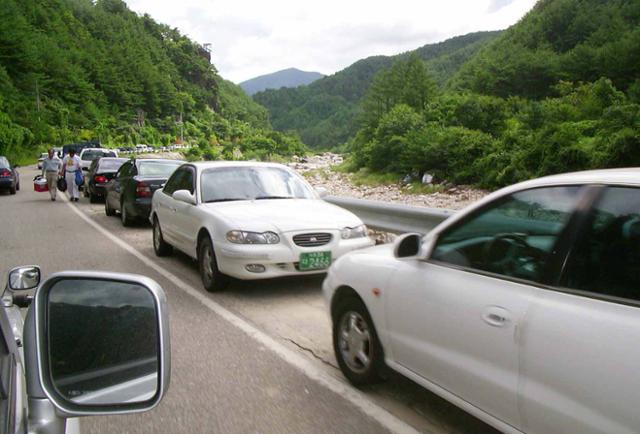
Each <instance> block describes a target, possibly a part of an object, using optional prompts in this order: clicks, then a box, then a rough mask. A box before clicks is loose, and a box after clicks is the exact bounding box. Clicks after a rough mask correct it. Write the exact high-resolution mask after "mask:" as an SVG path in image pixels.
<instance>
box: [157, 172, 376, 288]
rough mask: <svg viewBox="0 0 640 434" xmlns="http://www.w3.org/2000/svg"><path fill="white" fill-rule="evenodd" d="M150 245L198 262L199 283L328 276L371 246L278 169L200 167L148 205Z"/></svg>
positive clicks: (346, 217)
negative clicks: (340, 261) (345, 258)
mask: <svg viewBox="0 0 640 434" xmlns="http://www.w3.org/2000/svg"><path fill="white" fill-rule="evenodd" d="M149 219H150V221H151V223H152V224H153V246H154V250H155V252H156V254H157V255H158V256H164V255H167V254H169V253H171V250H172V247H176V248H177V249H179V250H181V251H183V252H184V253H186V254H187V255H189V256H191V257H193V258H195V259H197V260H198V263H199V265H200V274H201V276H202V283H203V284H204V287H205V288H206V289H207V290H209V291H216V290H220V289H223V288H224V286H225V285H226V283H227V281H228V279H227V277H228V276H231V277H235V278H238V279H265V278H272V277H281V276H296V275H305V274H314V273H323V272H326V269H327V268H328V267H329V265H331V263H332V261H333V260H335V259H336V258H338V257H340V256H342V255H343V254H345V253H347V252H350V251H352V250H355V249H360V248H362V247H369V246H371V245H373V244H374V242H373V241H372V240H371V239H370V238H369V237H368V235H367V228H366V227H365V225H364V224H363V223H362V221H361V220H360V219H359V218H358V217H356V216H355V215H354V214H352V213H351V212H349V211H347V210H344V209H342V208H340V207H337V206H335V205H331V204H329V203H326V202H325V201H323V200H321V199H320V197H319V196H318V194H317V193H316V192H315V191H314V190H313V188H311V186H310V185H309V184H307V182H306V181H305V180H304V179H303V178H302V177H301V176H299V175H298V174H297V173H295V172H294V171H293V170H291V169H289V168H288V167H286V166H283V165H281V164H271V163H254V162H201V163H189V164H184V165H182V166H181V167H179V168H178V169H177V170H176V171H175V172H174V173H173V175H172V176H171V177H170V178H169V180H168V181H167V183H166V185H165V186H164V188H163V189H162V190H157V191H156V192H155V193H154V195H153V199H152V204H151V214H150V217H149Z"/></svg>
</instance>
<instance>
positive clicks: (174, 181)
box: [162, 168, 186, 196]
mask: <svg viewBox="0 0 640 434" xmlns="http://www.w3.org/2000/svg"><path fill="white" fill-rule="evenodd" d="M185 170H186V168H182V169H178V170H176V171H175V172H173V175H171V177H170V178H169V180H168V181H167V184H166V185H165V186H164V188H163V189H162V191H163V192H165V193H166V194H168V195H169V196H171V195H172V194H173V193H174V192H175V191H176V190H180V185H181V183H182V178H183V177H184V175H185Z"/></svg>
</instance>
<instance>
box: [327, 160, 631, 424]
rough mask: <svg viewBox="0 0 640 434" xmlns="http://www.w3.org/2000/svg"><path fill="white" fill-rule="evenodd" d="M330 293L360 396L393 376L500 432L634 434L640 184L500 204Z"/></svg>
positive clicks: (549, 185)
mask: <svg viewBox="0 0 640 434" xmlns="http://www.w3.org/2000/svg"><path fill="white" fill-rule="evenodd" d="M323 291H324V294H325V298H326V301H327V304H328V307H329V310H330V313H331V318H332V321H333V339H334V350H335V353H336V358H337V360H338V363H339V365H340V368H341V370H342V371H343V373H344V374H345V376H346V377H347V378H348V379H349V380H350V381H351V382H352V383H355V384H362V383H368V382H372V381H375V380H377V379H379V378H380V377H379V375H380V372H381V370H383V368H384V367H385V365H386V366H387V367H390V368H392V369H393V370H395V371H397V372H399V373H401V374H404V375H405V376H407V377H409V378H411V379H412V380H414V381H416V382H417V383H419V384H421V385H423V386H424V387H426V388H428V389H430V390H432V391H433V392H435V393H437V394H438V395H441V396H442V397H444V398H445V399H447V400H449V401H451V402H452V403H454V404H456V405H458V406H460V407H461V408H463V409H465V410H466V411H468V412H469V413H471V414H473V415H475V416H477V417H479V418H480V419H482V420H484V421H486V422H487V423H489V424H490V425H492V426H494V427H495V428H497V429H499V430H500V431H503V432H510V433H516V432H530V433H580V434H586V433H618V434H621V433H632V432H638V430H639V429H640V412H638V409H637V404H638V402H639V401H640V373H639V371H638V366H639V365H640V346H638V336H640V169H618V170H604V171H591V172H580V173H573V174H565V175H558V176H552V177H547V178H542V179H538V180H533V181H528V182H525V183H521V184H518V185H515V186H511V187H508V188H506V189H503V190H500V191H498V192H496V193H493V194H491V195H489V196H488V197H486V198H485V199H483V200H482V201H480V202H479V203H477V204H475V205H472V206H471V207H469V208H467V209H466V210H464V211H461V212H459V213H458V214H455V215H454V216H452V217H451V218H449V219H448V220H446V221H445V222H443V223H442V224H440V225H439V226H438V227H436V228H435V229H434V230H433V231H431V232H430V233H429V234H427V235H426V236H425V237H420V236H418V235H416V234H412V235H405V236H402V237H400V238H399V239H398V240H397V242H396V243H394V244H391V245H383V246H378V247H374V248H371V249H364V250H360V251H358V252H354V253H351V254H348V255H345V256H343V257H342V258H340V259H339V260H338V261H337V262H335V263H334V264H333V266H332V267H331V268H330V270H329V272H328V274H327V277H326V279H325V282H324V284H323Z"/></svg>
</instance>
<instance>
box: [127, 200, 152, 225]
mask: <svg viewBox="0 0 640 434" xmlns="http://www.w3.org/2000/svg"><path fill="white" fill-rule="evenodd" d="M127 211H129V212H130V213H131V215H132V216H134V217H136V218H143V219H145V220H148V219H149V214H151V198H150V197H138V198H136V199H135V200H134V201H133V202H132V203H129V206H128V207H127Z"/></svg>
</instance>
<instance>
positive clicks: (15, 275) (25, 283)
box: [8, 265, 40, 291]
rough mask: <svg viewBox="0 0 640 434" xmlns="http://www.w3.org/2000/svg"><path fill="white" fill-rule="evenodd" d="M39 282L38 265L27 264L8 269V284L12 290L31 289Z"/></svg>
mask: <svg viewBox="0 0 640 434" xmlns="http://www.w3.org/2000/svg"><path fill="white" fill-rule="evenodd" d="M39 284H40V267H38V266H37V265H27V266H24V267H16V268H14V269H12V270H11V271H9V277H8V286H9V289H12V290H14V291H19V290H25V289H33V288H35V287H37V286H38V285H39Z"/></svg>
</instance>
